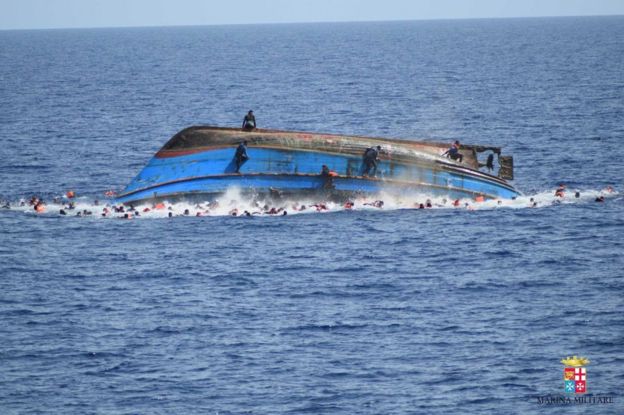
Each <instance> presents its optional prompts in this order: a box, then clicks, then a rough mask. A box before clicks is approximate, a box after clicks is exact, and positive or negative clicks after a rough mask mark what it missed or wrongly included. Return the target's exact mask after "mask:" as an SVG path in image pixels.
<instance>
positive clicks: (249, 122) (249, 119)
mask: <svg viewBox="0 0 624 415" xmlns="http://www.w3.org/2000/svg"><path fill="white" fill-rule="evenodd" d="M254 128H256V117H255V116H254V114H253V111H252V110H249V112H248V113H247V115H245V118H244V119H243V130H253V129H254Z"/></svg>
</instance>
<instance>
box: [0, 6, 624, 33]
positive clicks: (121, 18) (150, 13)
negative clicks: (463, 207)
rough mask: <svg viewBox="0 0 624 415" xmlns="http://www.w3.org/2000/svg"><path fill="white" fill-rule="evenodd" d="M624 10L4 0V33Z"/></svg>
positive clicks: (623, 10)
mask: <svg viewBox="0 0 624 415" xmlns="http://www.w3.org/2000/svg"><path fill="white" fill-rule="evenodd" d="M588 15H624V0H0V30H2V29H44V28H77V27H124V26H185V25H216V24H247V23H288V22H334V21H371V20H373V21H374V20H426V19H457V18H479V17H536V16H588Z"/></svg>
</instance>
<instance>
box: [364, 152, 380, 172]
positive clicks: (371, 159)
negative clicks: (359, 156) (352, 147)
mask: <svg viewBox="0 0 624 415" xmlns="http://www.w3.org/2000/svg"><path fill="white" fill-rule="evenodd" d="M380 151H381V146H377V147H369V148H367V149H366V151H364V157H363V162H364V171H363V172H362V176H371V177H375V175H376V174H377V161H378V160H377V158H378V157H379V152H380ZM371 170H372V173H371Z"/></svg>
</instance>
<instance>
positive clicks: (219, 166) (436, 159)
mask: <svg viewBox="0 0 624 415" xmlns="http://www.w3.org/2000/svg"><path fill="white" fill-rule="evenodd" d="M242 142H247V155H248V157H249V159H248V160H246V161H245V162H244V163H243V164H242V166H241V167H240V171H239V172H236V169H237V162H236V161H237V160H236V149H237V148H238V146H239V145H240V144H241V143H242ZM377 146H379V147H380V148H381V150H380V151H379V157H378V161H377V167H376V171H375V172H374V173H375V174H371V173H373V172H370V173H369V174H364V172H365V170H366V166H365V164H366V163H365V162H364V161H363V154H364V153H365V151H366V150H367V149H369V148H377ZM448 148H449V144H448V143H439V142H429V141H415V140H408V139H405V140H403V139H388V138H376V137H363V136H352V135H341V134H323V133H312V132H298V131H281V130H271V129H253V130H243V129H240V128H225V127H214V126H193V127H188V128H185V129H184V130H182V131H180V132H178V133H177V134H175V135H174V136H173V137H172V138H171V139H170V140H169V141H168V142H167V143H166V144H165V145H164V146H163V147H162V148H161V149H160V150H159V151H158V152H157V153H156V154H155V155H154V156H153V157H152V159H151V160H150V161H149V162H148V163H147V165H146V166H145V167H144V168H143V169H142V170H141V171H140V172H139V173H138V174H137V176H136V177H135V178H134V179H133V180H132V181H131V182H130V183H129V184H128V186H126V188H125V189H124V190H123V191H122V192H121V193H120V194H119V195H118V197H117V199H116V201H117V202H118V203H124V204H138V203H141V202H149V201H155V200H164V199H166V200H179V199H196V198H200V199H211V198H217V197H218V196H219V195H221V194H223V193H224V192H226V191H227V190H228V189H230V188H232V187H237V188H239V189H240V191H241V192H243V193H249V194H252V195H263V194H266V195H271V194H276V193H277V194H280V195H302V194H303V195H305V194H318V193H321V194H323V195H324V196H331V197H353V196H354V195H355V196H357V195H373V194H377V193H380V192H386V193H390V194H398V195H406V194H410V193H414V194H426V195H431V196H445V197H449V198H453V199H461V198H484V199H497V198H503V199H509V198H514V197H515V196H517V195H519V192H518V191H517V190H515V189H514V187H513V186H512V185H511V184H509V183H508V182H507V180H513V158H512V157H511V156H503V155H501V149H500V148H499V147H491V146H479V145H465V144H461V145H460V146H459V153H460V154H461V155H462V156H463V160H462V161H461V162H459V161H456V160H452V159H450V158H447V157H445V156H444V153H445V152H446V150H448ZM480 158H482V159H483V158H487V162H485V163H484V162H482V161H483V160H481V161H480ZM323 166H326V167H325V170H326V171H325V172H324V173H322V170H323ZM327 170H329V172H330V173H331V174H327ZM495 170H496V172H495Z"/></svg>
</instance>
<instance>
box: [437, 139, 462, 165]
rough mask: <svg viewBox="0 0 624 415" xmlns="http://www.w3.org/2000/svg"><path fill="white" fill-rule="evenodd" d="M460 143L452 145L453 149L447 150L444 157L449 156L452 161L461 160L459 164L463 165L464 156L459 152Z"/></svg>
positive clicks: (456, 142)
mask: <svg viewBox="0 0 624 415" xmlns="http://www.w3.org/2000/svg"><path fill="white" fill-rule="evenodd" d="M459 146H460V144H459V141H455V142H454V143H453V145H451V148H449V149H448V150H446V152H445V153H444V154H442V155H443V156H447V155H448V156H449V157H450V158H451V160H455V161H457V160H459V162H460V163H461V162H462V160H464V156H463V155H462V154H461V153H460V152H459Z"/></svg>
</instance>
